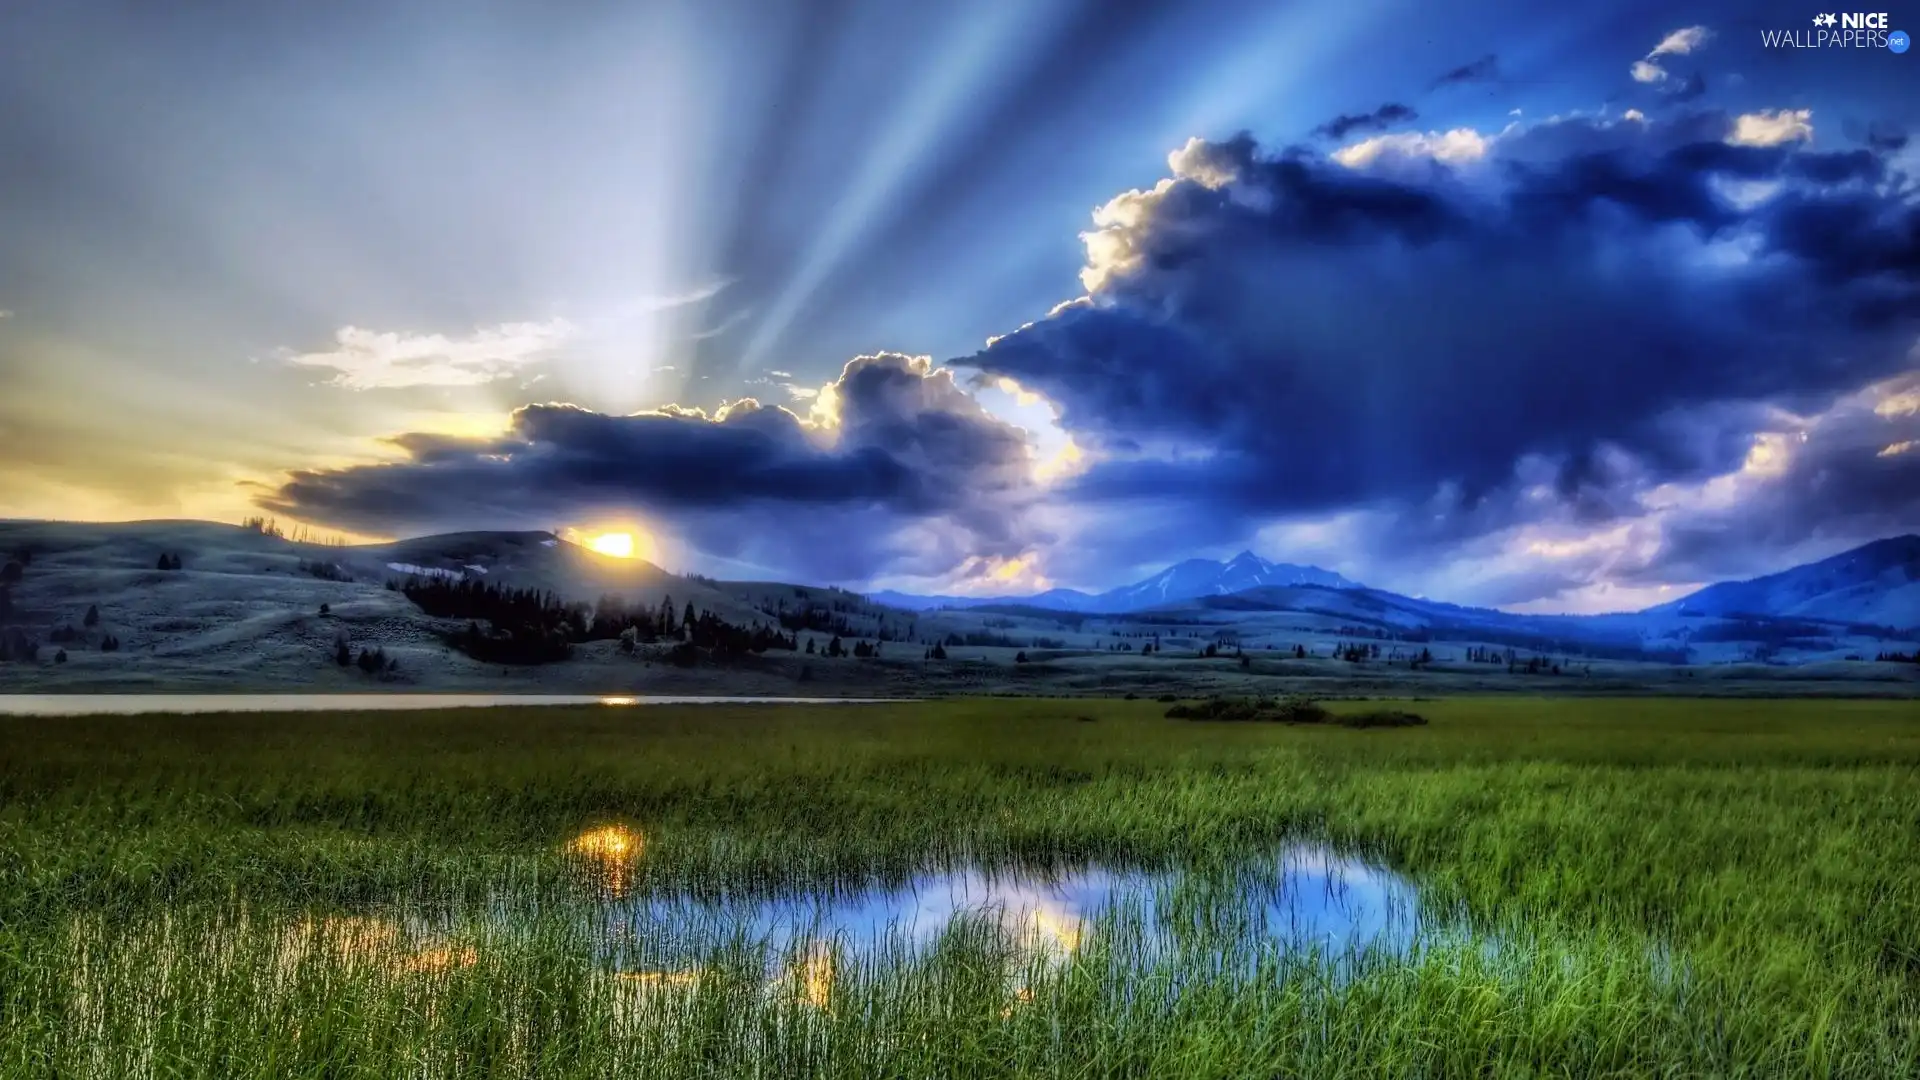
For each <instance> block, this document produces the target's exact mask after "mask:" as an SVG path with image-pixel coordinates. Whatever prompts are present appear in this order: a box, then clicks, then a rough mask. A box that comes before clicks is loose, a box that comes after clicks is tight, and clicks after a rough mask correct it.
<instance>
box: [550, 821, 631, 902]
mask: <svg viewBox="0 0 1920 1080" xmlns="http://www.w3.org/2000/svg"><path fill="white" fill-rule="evenodd" d="M645 847H646V838H645V837H644V836H642V835H641V834H640V831H639V830H637V829H632V828H628V827H627V826H625V825H600V826H597V827H595V828H591V829H588V830H587V831H586V832H583V833H581V834H580V835H579V836H576V837H574V838H573V839H572V840H569V841H567V853H568V854H569V855H573V856H575V857H576V858H579V859H583V860H585V861H586V862H587V863H588V864H589V865H590V866H592V867H593V869H594V870H595V872H596V873H597V875H598V876H599V878H600V880H601V882H602V883H603V884H605V885H606V887H607V890H608V891H609V892H612V893H613V894H614V895H615V896H620V895H624V894H625V893H626V891H627V887H628V884H629V879H630V877H631V874H632V868H633V861H634V860H635V859H638V858H639V857H640V852H641V851H642V850H644V849H645Z"/></svg>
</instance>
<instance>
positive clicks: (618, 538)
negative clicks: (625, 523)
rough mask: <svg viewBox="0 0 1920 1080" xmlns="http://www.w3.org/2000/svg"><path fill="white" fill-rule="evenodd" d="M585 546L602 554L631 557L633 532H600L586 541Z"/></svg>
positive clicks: (621, 557)
mask: <svg viewBox="0 0 1920 1080" xmlns="http://www.w3.org/2000/svg"><path fill="white" fill-rule="evenodd" d="M587 547H588V548H589V549H591V550H593V551H597V552H599V553H600V554H602V555H611V556H613V557H614V558H616V559H631V558H633V534H632V533H625V532H610V533H601V534H600V535H599V536H596V537H594V538H593V539H591V540H589V541H587Z"/></svg>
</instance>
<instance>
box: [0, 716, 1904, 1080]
mask: <svg viewBox="0 0 1920 1080" xmlns="http://www.w3.org/2000/svg"><path fill="white" fill-rule="evenodd" d="M1367 707H1369V706H1367V705H1363V704H1360V703H1348V704H1342V705H1339V706H1336V708H1340V709H1361V708H1367ZM1404 707H1407V708H1411V709H1414V710H1416V711H1418V712H1420V713H1422V714H1424V715H1425V716H1427V717H1428V718H1429V719H1430V720H1431V721H1432V723H1431V724H1430V725H1429V726H1426V727H1420V728H1407V729H1393V730H1348V729H1344V728H1333V727H1286V726H1265V725H1234V724H1210V723H1189V722H1182V721H1176V720H1167V719H1165V718H1163V716H1162V714H1163V713H1164V711H1165V709H1166V706H1164V705H1161V704H1157V703H1153V702H1146V701H1131V702H1120V701H1112V702H1089V701H1058V702H1049V701H1032V700H971V701H952V702H939V703H911V704H909V703H903V704H889V705H872V706H818V707H750V706H738V707H735V706H702V707H666V706H662V707H646V708H639V709H626V710H616V709H548V710H519V711H515V710H487V711H478V710H475V711H449V712H443V713H417V714H385V715H373V714H353V715H344V716H324V715H283V716H233V715H207V716H196V717H151V716H149V717H120V718H82V719H74V720H59V721H46V720H27V719H13V720H7V721H3V722H0V1076H5V1077H16V1076H18V1077H73V1076H204V1077H261V1078H265V1077H322V1076H324V1077H369V1078H371V1077H383V1078H384V1077H403V1076H422V1077H440V1076H446V1077H452V1076H463V1077H464V1076H526V1077H532V1076H538V1077H572V1076H614V1075H622V1076H624V1075H634V1076H641V1075H644V1076H664V1077H673V1076H765V1077H796V1076H916V1077H917V1076H929V1077H931V1076H954V1077H958V1076H967V1077H972V1076H1027V1075H1043V1076H1063V1077H1065V1076H1072V1077H1092V1076H1138V1077H1171V1076H1196V1077H1199V1076H1204V1077H1261V1078H1271V1077H1316V1078H1317V1077H1341V1076H1422V1077H1452V1076H1529V1077H1530V1076H1564V1077H1596V1076H1620V1077H1646V1076H1688V1077H1694V1076H1754V1077H1776V1076H1787V1077H1794V1076H1808V1077H1814V1076H1819V1077H1827V1076H1844V1077H1863V1078H1868V1077H1870V1078H1875V1080H1880V1078H1887V1077H1914V1076H1920V710H1916V709H1915V708H1914V706H1913V703H1912V702H1900V701H1815V700H1805V701H1751V700H1720V701H1704V700H1649V699H1641V700H1617V701H1616V700H1591V699H1589V700H1550V699H1513V698H1504V699H1498V700H1482V699H1453V700H1444V701H1421V702H1415V703H1411V704H1408V705H1405V706H1404ZM1081 717H1092V718H1093V719H1094V720H1095V721H1096V722H1085V721H1084V720H1082V719H1080V718H1081ZM603 825H609V826H620V827H625V828H628V829H631V830H632V832H631V833H608V834H590V835H601V836H631V838H632V841H631V843H628V842H626V841H624V840H622V841H618V842H614V843H611V844H610V845H609V844H604V843H603V844H601V845H600V846H599V847H598V848H596V849H594V850H592V851H589V852H588V853H587V855H588V857H586V858H583V857H582V856H581V855H580V854H579V853H578V852H577V851H576V852H574V853H570V852H569V841H573V840H577V838H579V837H580V836H581V835H582V834H583V832H586V831H588V830H591V829H593V828H595V827H598V826H603ZM1300 838H1305V839H1310V840H1313V841H1316V842H1320V843H1325V844H1329V845H1331V846H1333V847H1335V848H1337V849H1340V850H1343V851H1348V852H1353V853H1356V854H1362V855H1365V856H1366V857H1368V858H1370V859H1372V860H1374V861H1376V862H1378V863H1380V864H1382V865H1385V866H1389V867H1391V868H1393V869H1395V870H1397V871H1399V872H1401V873H1403V874H1406V875H1407V876H1409V877H1410V878H1411V879H1412V880H1413V881H1415V882H1416V883H1417V884H1418V885H1419V886H1420V889H1421V897H1422V903H1423V911H1425V912H1430V913H1431V914H1432V915H1433V917H1434V919H1435V920H1436V921H1439V920H1444V921H1446V922H1447V923H1448V924H1449V925H1453V926H1457V927H1459V928H1461V936H1460V937H1459V939H1458V940H1455V941H1452V942H1450V943H1448V942H1440V943H1436V945H1435V946H1434V947H1433V948H1431V949H1428V950H1423V951H1421V952H1420V953H1418V954H1417V955H1416V956H1415V957H1413V958H1412V959H1410V960H1399V959H1393V958H1390V957H1389V958H1381V957H1371V958H1368V959H1367V960H1366V961H1365V962H1363V963H1362V964H1361V965H1360V966H1359V967H1358V968H1357V969H1355V970H1354V971H1353V972H1351V973H1350V976H1349V977H1346V978H1330V977H1329V976H1328V972H1327V970H1326V969H1325V967H1324V965H1322V964H1321V963H1320V962H1319V961H1318V960H1316V959H1315V958H1313V957H1298V956H1290V955H1271V954H1266V955H1259V956H1253V957H1250V960H1251V961H1252V962H1254V963H1255V964H1257V968H1255V969H1252V970H1253V971H1254V974H1253V975H1252V977H1248V976H1247V975H1246V974H1245V972H1244V971H1241V973H1240V974H1236V975H1232V976H1221V977H1217V978H1209V977H1207V976H1206V972H1207V971H1208V970H1211V969H1210V968H1209V967H1208V965H1209V963H1210V962H1212V961H1210V960H1209V958H1208V957H1207V956H1204V955H1199V954H1185V953H1183V954H1181V955H1179V956H1174V957H1167V956H1148V955H1147V954H1145V953H1143V952H1142V951H1141V950H1140V949H1139V948H1138V947H1137V944H1138V938H1137V936H1134V935H1131V934H1130V933H1129V931H1128V928H1127V926H1126V925H1125V923H1126V920H1125V919H1120V918H1116V919H1115V920H1112V921H1111V923H1110V924H1103V925H1102V926H1101V927H1098V928H1096V929H1095V930H1094V932H1091V933H1090V934H1089V935H1087V936H1086V937H1085V938H1084V939H1083V941H1082V942H1081V947H1080V948H1079V950H1078V951H1077V952H1076V953H1075V954H1074V956H1073V958H1072V960H1071V961H1070V962H1068V963H1066V964H1063V965H1054V966H1047V967H1044V968H1042V967H1039V966H1035V965H1029V969H1030V970H1028V971H1026V973H1025V974H1026V990H1024V991H1023V992H1021V993H1020V994H1019V995H1018V996H1016V997H1013V998H1009V996H1008V990H1007V985H1008V984H1007V982H1006V980H1005V978H1003V974H1004V972H1003V970H1002V969H1003V967H1004V965H1005V964H1007V963H1010V962H1012V963H1018V960H1017V959H1010V956H1009V954H1008V952H1007V949H1006V946H1005V943H1004V942H1003V941H1000V940H998V939H997V938H996V937H995V936H994V935H992V934H988V933H984V932H978V931H979V928H978V927H971V928H970V927H969V926H968V925H962V926H961V927H960V928H959V929H957V930H956V931H955V932H954V933H953V934H952V935H950V937H949V939H948V940H946V941H944V942H943V943H942V944H941V947H940V948H938V949H937V950H935V951H933V952H931V953H928V954H911V955H910V954H907V953H904V952H898V951H894V952H887V953H884V954H881V955H875V956H868V957H864V958H857V959H852V960H844V961H841V962H839V963H838V965H837V966H835V967H833V968H832V970H831V971H830V972H829V971H823V970H820V969H819V968H818V967H817V966H816V965H815V964H814V963H813V962H811V961H809V960H808V959H807V958H794V959H795V963H794V965H793V967H792V971H793V978H792V979H790V980H788V983H789V984H790V985H787V986H786V987H785V989H781V988H780V987H777V986H776V987H771V988H770V987H769V986H767V985H765V984H764V980H762V979H761V978H759V974H758V972H759V968H758V966H757V964H758V961H757V959H756V958H755V957H754V956H752V955H751V954H750V953H751V950H750V949H747V948H746V947H745V946H744V945H743V944H742V943H739V942H735V943H732V944H729V945H726V946H724V947H716V948H715V949H714V951H713V952H712V954H711V955H709V956H707V957H706V959H705V961H704V963H703V964H702V965H701V966H700V967H699V972H700V973H701V974H700V977H698V978H689V979H685V980H683V979H681V978H679V977H677V976H673V975H663V976H661V977H660V978H658V979H655V980H652V981H649V982H639V981H636V980H634V979H631V978H629V979H620V978H616V977H614V975H613V973H612V972H611V971H610V970H609V969H608V967H607V964H606V962H605V961H603V960H601V959H598V958H597V957H596V952H595V950H594V947H593V941H592V931H591V929H590V927H591V924H592V921H593V913H594V912H595V911H596V910H597V909H598V905H599V904H600V902H601V899H602V896H603V894H604V892H605V890H607V889H608V888H609V887H617V888H618V889H619V890H621V891H622V892H625V893H628V894H638V895H645V894H650V893H665V892H672V891H681V890H684V891H692V892H705V893H711V892H714V891H716V890H720V889H727V890H737V891H754V890H759V891H765V892H771V891H778V890H801V889H818V888H824V887H827V886H831V885H834V884H836V883H839V884H847V883H852V882H856V881H866V880H872V879H875V878H880V879H887V880H898V879H901V878H903V877H905V876H906V875H908V874H910V873H912V872H914V871H915V870H918V869H922V868H925V867H928V866H935V865H950V864H959V863H964V862H968V861H971V862H976V863H981V862H983V863H988V864H1003V863H1007V864H1012V863H1018V864H1049V865H1060V864H1072V863H1075V862H1079V861H1083V860H1097V861H1103V862H1107V863H1117V864H1128V865H1131V864H1138V865H1141V866H1146V867H1155V868H1171V867H1183V868H1187V869H1188V870H1189V872H1190V873H1192V874H1193V875H1195V877H1196V878H1200V877H1204V876H1205V875H1206V874H1207V873H1208V872H1209V869H1210V868H1211V869H1218V868H1222V867H1232V866H1234V865H1236V864H1238V863H1241V862H1243V861H1244V860H1247V859H1249V858H1252V857H1254V856H1256V855H1257V854H1259V853H1260V852H1263V851H1268V850H1271V849H1272V848H1273V847H1274V845H1276V844H1277V843H1279V842H1281V841H1284V840H1288V839H1300ZM577 846H578V845H576V848H577ZM609 875H612V879H611V880H610V879H609ZM502 912H506V913H507V917H506V919H505V920H504V924H505V925H508V926H511V928H512V932H510V933H509V932H504V931H503V930H502V926H503V919H502V915H501V913H502ZM423 926H425V927H431V929H430V930H423V929H421V927H423ZM1485 942H1498V943H1499V945H1498V947H1497V948H1487V947H1484V943H1485ZM1215 944H1217V945H1218V949H1217V950H1215V951H1216V952H1227V953H1232V952H1234V951H1235V950H1244V949H1246V948H1247V946H1246V944H1245V943H1244V942H1242V941H1240V940H1239V939H1237V938H1235V937H1234V936H1233V935H1232V934H1231V933H1229V932H1228V931H1227V930H1225V929H1222V930H1220V931H1219V932H1218V938H1217V940H1216V941H1215ZM1234 970H1235V971H1240V969H1234ZM1676 972H1682V973H1684V974H1683V975H1677V974H1676ZM1174 986H1178V987H1179V988H1180V992H1178V993H1171V992H1169V988H1170V987H1174Z"/></svg>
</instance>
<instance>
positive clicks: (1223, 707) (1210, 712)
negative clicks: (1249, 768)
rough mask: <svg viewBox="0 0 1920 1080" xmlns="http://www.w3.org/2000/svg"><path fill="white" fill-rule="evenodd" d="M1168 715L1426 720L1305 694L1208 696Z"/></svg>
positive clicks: (1378, 722) (1274, 720) (1383, 723)
mask: <svg viewBox="0 0 1920 1080" xmlns="http://www.w3.org/2000/svg"><path fill="white" fill-rule="evenodd" d="M1167 718H1168V719H1170V720H1220V721H1239V722H1254V723H1268V724H1338V725H1339V726H1341V727H1351V728H1374V727H1414V726H1418V725H1421V724H1425V723H1426V722H1427V721H1426V718H1425V717H1422V716H1419V715H1417V714H1415V713H1410V712H1405V711H1402V710H1399V709H1379V710H1373V711H1370V712H1363V713H1350V714H1345V715H1342V714H1339V713H1334V712H1330V711H1328V710H1327V708H1326V707H1325V706H1323V705H1321V704H1320V703H1319V702H1317V701H1315V700H1313V699H1312V698H1307V697H1290V698H1285V699H1281V700H1275V699H1273V698H1225V697H1216V698H1208V699H1207V700H1205V701H1197V702H1192V703H1182V704H1178V705H1175V706H1174V707H1173V708H1171V709H1168V710H1167Z"/></svg>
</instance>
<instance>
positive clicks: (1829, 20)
mask: <svg viewBox="0 0 1920 1080" xmlns="http://www.w3.org/2000/svg"><path fill="white" fill-rule="evenodd" d="M1839 21H1840V20H1839V19H1836V18H1834V17H1833V16H1832V15H1815V16H1814V17H1813V25H1815V26H1832V25H1833V24H1834V23H1837V22H1839Z"/></svg>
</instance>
